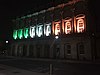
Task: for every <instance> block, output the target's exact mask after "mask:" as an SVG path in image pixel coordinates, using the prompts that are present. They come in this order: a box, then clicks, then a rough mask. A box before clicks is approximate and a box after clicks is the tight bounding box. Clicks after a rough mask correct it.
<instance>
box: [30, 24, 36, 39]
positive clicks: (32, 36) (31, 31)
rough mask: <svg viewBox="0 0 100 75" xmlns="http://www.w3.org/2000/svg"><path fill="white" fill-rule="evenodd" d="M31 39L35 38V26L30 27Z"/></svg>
mask: <svg viewBox="0 0 100 75" xmlns="http://www.w3.org/2000/svg"><path fill="white" fill-rule="evenodd" d="M30 37H31V38H34V37H35V26H33V27H30Z"/></svg>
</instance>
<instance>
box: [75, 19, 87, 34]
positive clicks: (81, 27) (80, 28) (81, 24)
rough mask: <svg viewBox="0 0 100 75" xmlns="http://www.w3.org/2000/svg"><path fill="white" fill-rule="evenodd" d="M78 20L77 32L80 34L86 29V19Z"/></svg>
mask: <svg viewBox="0 0 100 75" xmlns="http://www.w3.org/2000/svg"><path fill="white" fill-rule="evenodd" d="M76 20H77V32H78V33H81V32H84V29H85V28H84V27H85V24H84V17H78V18H77V19H76Z"/></svg>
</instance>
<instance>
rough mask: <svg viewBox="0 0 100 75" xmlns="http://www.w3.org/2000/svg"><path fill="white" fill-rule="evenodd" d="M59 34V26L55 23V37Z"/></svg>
mask: <svg viewBox="0 0 100 75" xmlns="http://www.w3.org/2000/svg"><path fill="white" fill-rule="evenodd" d="M59 33H60V24H59V23H57V24H55V35H59Z"/></svg>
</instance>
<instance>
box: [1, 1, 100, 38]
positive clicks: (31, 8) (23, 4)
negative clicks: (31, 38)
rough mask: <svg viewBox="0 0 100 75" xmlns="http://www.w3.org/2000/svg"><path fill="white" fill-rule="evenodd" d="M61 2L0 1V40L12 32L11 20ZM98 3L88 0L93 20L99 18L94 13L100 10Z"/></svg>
mask: <svg viewBox="0 0 100 75" xmlns="http://www.w3.org/2000/svg"><path fill="white" fill-rule="evenodd" d="M52 1H54V2H52ZM61 1H63V0H0V39H7V38H8V37H10V35H11V30H12V29H11V28H12V25H11V23H10V22H11V20H12V19H13V18H16V17H17V16H20V15H24V14H28V13H31V12H32V13H33V12H35V11H38V10H41V9H45V8H48V7H50V6H52V5H54V4H55V5H56V4H57V3H59V2H61ZM66 1H68V0H66ZM98 1H99V0H98ZM98 1H97V2H96V0H94V1H93V0H90V4H89V8H90V11H91V13H92V14H94V17H95V18H99V17H98V15H96V14H98V13H99V12H96V11H97V10H98V9H99V8H100V4H99V5H97V4H96V3H98ZM98 20H99V19H98Z"/></svg>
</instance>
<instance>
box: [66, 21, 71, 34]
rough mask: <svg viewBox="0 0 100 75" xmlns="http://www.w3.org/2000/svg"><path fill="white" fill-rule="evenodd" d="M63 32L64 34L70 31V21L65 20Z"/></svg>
mask: <svg viewBox="0 0 100 75" xmlns="http://www.w3.org/2000/svg"><path fill="white" fill-rule="evenodd" d="M65 33H66V34H70V33H71V22H70V21H69V20H68V21H66V22H65Z"/></svg>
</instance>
